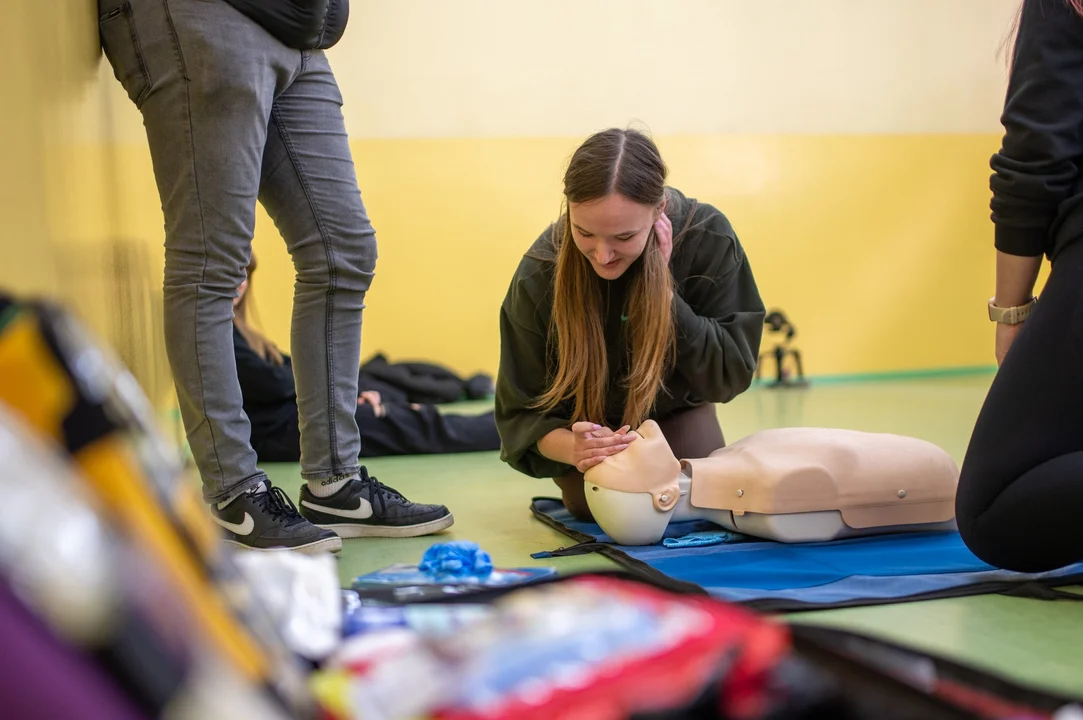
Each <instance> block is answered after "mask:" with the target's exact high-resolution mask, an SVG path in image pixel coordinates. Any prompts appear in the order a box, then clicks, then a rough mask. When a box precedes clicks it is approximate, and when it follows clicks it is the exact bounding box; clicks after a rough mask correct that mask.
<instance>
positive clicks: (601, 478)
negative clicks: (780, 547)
mask: <svg viewBox="0 0 1083 720" xmlns="http://www.w3.org/2000/svg"><path fill="white" fill-rule="evenodd" d="M636 434H637V435H638V437H637V438H636V439H635V440H634V441H633V442H632V443H631V444H630V445H629V446H628V449H626V450H624V451H623V452H620V453H618V454H616V455H613V456H611V457H609V458H606V460H605V462H603V463H601V464H599V465H596V466H594V467H593V468H591V469H590V470H588V471H587V472H586V475H585V483H586V488H585V490H586V496H587V504H588V505H589V506H590V511H591V513H592V514H593V515H594V519H595V521H596V522H597V523H598V524H599V525H600V526H601V528H602V530H604V531H605V533H606V534H607V535H609V536H610V537H611V538H613V540H614V541H616V542H617V543H619V544H621V545H651V544H654V543H656V542H658V541H659V540H661V539H662V536H663V533H664V532H665V529H666V526H668V525H669V523H670V522H678V521H682V520H694V519H699V520H709V521H712V522H714V523H717V524H718V525H721V526H722V527H724V528H726V529H728V530H733V531H737V532H741V533H745V534H747V535H752V536H755V537H759V538H764V539H768V540H777V541H780V542H817V541H827V540H834V539H837V538H844V537H854V536H858V535H872V534H882V533H889V532H891V533H893V532H905V531H921V530H953V529H955V488H956V485H957V483H958V479H959V468H958V467H957V466H956V464H955V462H954V461H953V460H952V458H951V456H949V455H948V454H947V453H946V452H944V451H943V450H941V449H940V448H938V447H937V446H935V445H933V444H931V443H928V442H925V441H924V440H918V439H916V438H909V437H902V436H899V435H887V434H880V433H866V432H857V431H853V430H835V429H824V428H782V429H777V430H764V431H762V432H758V433H754V434H753V435H749V436H748V437H746V438H743V439H742V440H740V441H739V442H736V443H734V444H733V445H730V446H728V447H725V448H722V449H720V450H716V451H715V452H713V453H711V454H710V455H709V456H708V457H705V458H689V459H682V460H678V459H677V458H676V457H674V455H673V451H672V450H670V447H669V444H668V443H667V442H666V439H665V437H663V436H662V431H661V430H660V429H659V427H658V424H657V423H655V422H654V421H652V420H648V421H647V422H645V423H644V424H643V425H642V426H641V427H640V428H639V429H638V430H637V431H636Z"/></svg>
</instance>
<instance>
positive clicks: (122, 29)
mask: <svg viewBox="0 0 1083 720" xmlns="http://www.w3.org/2000/svg"><path fill="white" fill-rule="evenodd" d="M98 33H99V35H100V38H101V44H102V50H104V51H105V57H106V59H108V60H109V64H110V65H111V66H112V67H113V74H114V75H115V76H116V78H117V80H119V81H120V84H121V85H122V86H123V87H124V90H125V92H127V93H128V98H129V99H130V100H131V101H132V102H133V103H135V105H136V107H139V106H141V105H142V104H143V100H144V99H146V96H147V93H148V92H149V91H150V73H148V72H147V64H146V62H144V60H143V51H142V48H141V47H140V46H139V34H138V33H137V32H136V29H135V18H133V17H132V5H131V3H130V2H124V3H123V4H121V5H119V6H117V7H115V8H113V9H112V10H110V11H109V12H107V13H105V14H103V15H102V16H101V17H99V18H98Z"/></svg>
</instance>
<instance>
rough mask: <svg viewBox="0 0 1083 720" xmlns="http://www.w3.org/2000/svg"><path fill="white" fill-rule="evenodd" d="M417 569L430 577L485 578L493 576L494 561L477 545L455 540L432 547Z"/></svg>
mask: <svg viewBox="0 0 1083 720" xmlns="http://www.w3.org/2000/svg"><path fill="white" fill-rule="evenodd" d="M417 569H418V570H420V571H421V572H424V573H428V574H430V575H442V576H451V577H460V578H461V577H475V578H484V577H488V576H489V575H490V574H492V572H493V560H492V558H490V557H489V553H487V552H485V551H484V550H482V549H481V548H480V547H478V544H477V543H475V542H470V541H469V540H453V541H451V542H445V543H436V544H435V545H430V546H429V548H428V549H427V550H426V551H425V554H424V555H422V556H421V563H420V564H419V565H418V566H417Z"/></svg>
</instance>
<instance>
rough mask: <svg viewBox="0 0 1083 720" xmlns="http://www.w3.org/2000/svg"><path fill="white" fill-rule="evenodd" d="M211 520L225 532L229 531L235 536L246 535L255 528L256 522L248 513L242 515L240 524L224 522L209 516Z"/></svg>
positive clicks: (215, 516)
mask: <svg viewBox="0 0 1083 720" xmlns="http://www.w3.org/2000/svg"><path fill="white" fill-rule="evenodd" d="M211 520H214V521H215V522H216V523H218V524H219V525H221V526H222V527H224V528H225V529H226V530H229V531H230V532H232V533H236V534H237V535H248V534H250V533H251V532H252V530H254V529H255V527H256V521H255V520H253V519H252V516H251V515H249V514H248V513H245V514H244V521H243V522H241V523H240V524H237V523H231V522H226V521H225V520H223V519H222V518H220V517H218V516H217V515H211Z"/></svg>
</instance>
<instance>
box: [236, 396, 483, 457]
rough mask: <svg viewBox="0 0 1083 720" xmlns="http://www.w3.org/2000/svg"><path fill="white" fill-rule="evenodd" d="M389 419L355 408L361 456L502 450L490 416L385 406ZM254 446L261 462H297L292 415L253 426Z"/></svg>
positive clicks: (296, 431)
mask: <svg viewBox="0 0 1083 720" xmlns="http://www.w3.org/2000/svg"><path fill="white" fill-rule="evenodd" d="M384 408H385V409H386V410H387V414H385V415H384V416H383V417H376V413H375V412H374V411H373V408H372V406H371V405H367V404H366V405H359V406H358V407H357V412H356V413H355V417H356V418H357V425H358V427H359V428H360V430H361V455H360V456H361V457H363V458H365V457H383V456H386V455H431V454H440V453H464V452H480V451H491V450H499V449H500V436H499V435H498V434H497V432H496V420H495V419H494V417H493V413H492V412H487V413H484V414H482V415H452V414H442V413H440V412H439V411H438V410H437V409H436V408H435V407H433V406H431V405H421V406H420V408H419V409H417V410H414V409H413V408H411V407H410V406H409V405H402V404H398V403H392V404H385V405H384ZM252 447H253V448H254V449H255V451H256V456H257V457H258V458H259V460H260V462H298V461H300V459H301V433H300V430H299V429H298V425H297V415H296V414H294V415H293V416H292V417H291V418H290V419H289V421H288V422H286V423H285V424H284V425H281V426H279V427H277V428H272V429H268V428H260V427H258V426H257V425H255V424H253V426H252Z"/></svg>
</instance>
